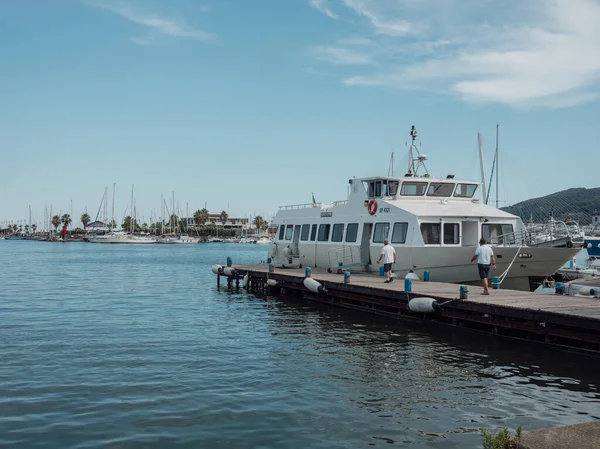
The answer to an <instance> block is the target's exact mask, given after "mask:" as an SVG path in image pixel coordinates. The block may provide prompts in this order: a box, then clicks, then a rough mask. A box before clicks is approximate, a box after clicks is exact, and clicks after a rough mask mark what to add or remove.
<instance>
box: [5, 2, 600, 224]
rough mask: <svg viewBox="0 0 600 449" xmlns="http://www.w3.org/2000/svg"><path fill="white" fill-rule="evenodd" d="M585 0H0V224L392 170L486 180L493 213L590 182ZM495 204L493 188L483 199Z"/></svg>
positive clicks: (218, 197) (251, 204)
mask: <svg viewBox="0 0 600 449" xmlns="http://www.w3.org/2000/svg"><path fill="white" fill-rule="evenodd" d="M598 23H600V2H599V1H597V0H543V1H542V0H505V1H502V2H500V1H491V0H445V1H442V0H286V1H282V0H253V1H250V0H230V1H216V0H215V1H213V0H206V1H201V0H169V1H159V0H155V1H152V0H148V1H134V0H54V1H45V2H42V1H34V0H7V1H3V2H1V3H0V58H1V59H0V60H1V61H2V62H1V66H0V99H1V101H0V120H1V123H2V126H1V128H0V222H3V221H13V220H17V219H25V218H26V217H27V215H28V205H31V206H32V210H33V215H34V219H37V220H41V219H42V218H43V211H44V205H50V204H52V207H53V212H55V213H57V212H63V213H64V212H67V213H68V212H70V209H71V201H72V203H73V215H74V216H76V217H79V215H80V214H81V213H82V212H83V211H84V210H85V208H86V207H87V209H88V212H90V213H91V214H92V215H95V211H96V210H97V208H98V206H99V203H100V200H101V197H102V195H103V192H104V189H105V187H106V186H112V184H113V183H116V184H117V201H116V208H115V209H116V212H117V215H118V216H119V217H121V216H122V215H123V213H124V212H125V210H126V207H127V202H128V200H129V192H130V190H131V185H132V184H134V185H135V191H136V195H135V196H136V204H137V208H138V211H139V215H141V216H143V217H145V218H146V221H148V220H149V217H150V213H151V212H152V211H156V214H159V213H160V196H161V193H164V194H165V196H170V195H171V192H172V191H175V195H176V199H177V201H178V202H179V204H180V207H181V209H183V210H184V209H185V205H186V203H188V204H189V208H190V210H191V211H193V210H196V209H198V208H201V207H203V206H204V204H205V202H206V203H207V204H208V208H209V209H210V211H211V212H220V211H221V210H223V209H227V210H228V212H229V214H230V215H235V216H250V215H255V214H262V215H264V216H267V217H268V216H269V215H271V214H273V213H274V212H275V211H276V208H277V206H278V205H281V204H294V203H303V202H310V200H311V193H312V192H314V193H315V196H316V198H317V200H318V201H325V202H329V201H333V200H336V199H343V198H345V196H346V185H347V180H348V178H350V177H352V176H357V177H359V176H369V175H374V174H387V171H388V164H389V157H390V152H391V151H392V150H395V151H396V161H397V162H398V164H397V168H396V170H398V171H403V170H404V169H405V165H406V163H407V157H406V148H405V142H406V141H407V140H408V132H409V129H410V125H413V124H414V125H416V126H417V129H418V131H419V134H420V141H421V142H422V151H424V152H425V153H426V154H427V155H428V156H429V164H428V168H429V170H430V172H432V173H433V174H435V175H440V174H443V175H445V174H446V173H448V172H451V173H454V174H455V175H457V176H459V177H468V178H472V179H479V165H478V160H477V143H476V133H477V131H480V132H482V133H483V135H484V147H485V150H486V157H487V160H486V165H487V170H488V173H489V170H490V166H491V158H492V152H493V149H494V133H495V127H496V123H499V124H500V149H501V169H500V192H499V197H500V201H501V204H502V205H509V204H513V203H515V202H518V201H520V200H524V199H527V198H531V197H535V196H541V195H545V194H548V193H551V192H554V191H558V190H562V189H565V188H569V187H596V186H598V185H599V184H600V182H599V181H598V161H599V158H598V156H597V154H598V149H597V146H598V141H599V138H600V131H598V127H597V123H596V122H597V117H598V116H599V115H600V114H599V113H600V110H599V106H598V105H599V104H598V82H599V75H600V59H599V58H598V57H597V49H598V48H599V46H600V28H598V27H597V24H598ZM492 194H493V193H492Z"/></svg>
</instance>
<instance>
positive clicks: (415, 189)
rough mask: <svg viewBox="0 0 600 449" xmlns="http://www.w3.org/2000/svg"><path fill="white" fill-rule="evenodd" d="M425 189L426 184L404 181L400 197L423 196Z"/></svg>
mask: <svg viewBox="0 0 600 449" xmlns="http://www.w3.org/2000/svg"><path fill="white" fill-rule="evenodd" d="M426 189H427V183H426V182H414V181H405V182H403V183H402V189H400V195H402V196H423V195H425V190H426Z"/></svg>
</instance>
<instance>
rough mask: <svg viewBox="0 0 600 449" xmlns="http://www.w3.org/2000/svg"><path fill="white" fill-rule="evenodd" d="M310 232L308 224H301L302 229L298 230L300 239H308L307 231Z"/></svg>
mask: <svg viewBox="0 0 600 449" xmlns="http://www.w3.org/2000/svg"><path fill="white" fill-rule="evenodd" d="M309 232H310V225H309V224H303V225H302V231H300V240H302V241H303V242H305V241H306V240H308V233H309Z"/></svg>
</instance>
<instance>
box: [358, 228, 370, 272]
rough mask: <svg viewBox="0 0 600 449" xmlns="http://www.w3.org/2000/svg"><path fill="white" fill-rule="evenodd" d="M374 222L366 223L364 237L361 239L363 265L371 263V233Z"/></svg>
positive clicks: (361, 260)
mask: <svg viewBox="0 0 600 449" xmlns="http://www.w3.org/2000/svg"><path fill="white" fill-rule="evenodd" d="M372 232H373V223H364V224H363V232H362V239H361V241H360V262H361V264H362V265H370V264H371V234H372Z"/></svg>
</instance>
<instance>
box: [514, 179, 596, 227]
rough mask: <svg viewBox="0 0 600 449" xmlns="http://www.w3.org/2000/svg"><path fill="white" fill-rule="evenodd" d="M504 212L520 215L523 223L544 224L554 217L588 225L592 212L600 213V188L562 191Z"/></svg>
mask: <svg viewBox="0 0 600 449" xmlns="http://www.w3.org/2000/svg"><path fill="white" fill-rule="evenodd" d="M502 210H505V211H506V212H509V213H511V214H515V215H518V216H519V217H521V218H522V219H523V221H529V220H533V221H534V222H538V223H539V222H544V221H546V220H548V219H549V218H550V216H551V215H552V216H554V219H556V220H565V219H566V220H575V221H577V222H578V223H579V224H580V225H588V224H590V223H591V219H592V212H594V211H600V187H596V188H593V189H585V188H574V189H567V190H562V191H560V192H556V193H553V194H551V195H546V196H543V197H540V198H532V199H530V200H526V201H521V202H520V203H517V204H515V205H513V206H508V207H503V208H502Z"/></svg>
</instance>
